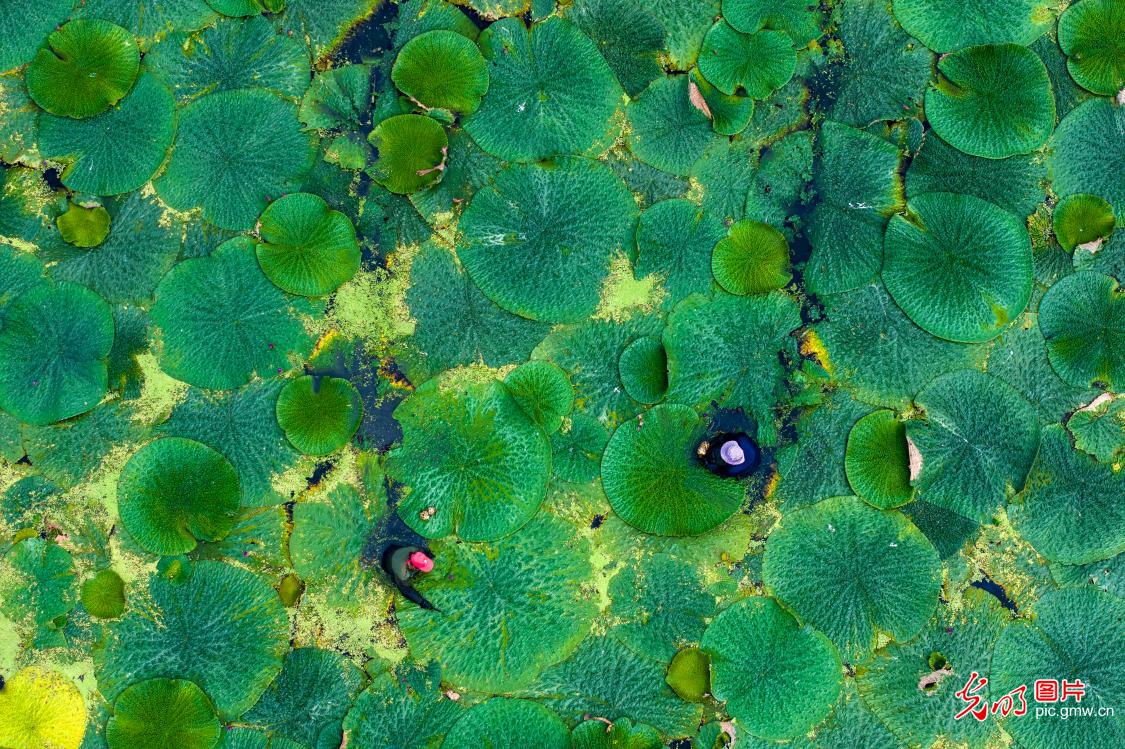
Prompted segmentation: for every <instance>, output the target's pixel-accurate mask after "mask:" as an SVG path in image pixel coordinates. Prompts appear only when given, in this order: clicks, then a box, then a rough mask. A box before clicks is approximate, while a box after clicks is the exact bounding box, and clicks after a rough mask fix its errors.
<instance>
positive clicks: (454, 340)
mask: <svg viewBox="0 0 1125 749" xmlns="http://www.w3.org/2000/svg"><path fill="white" fill-rule="evenodd" d="M433 289H445V293H443V294H442V295H441V296H440V297H438V296H435V295H434V293H433ZM406 304H407V306H408V307H409V308H410V316H411V317H412V318H414V323H415V324H414V336H413V340H414V342H415V344H416V345H417V347H418V349H419V350H421V351H425V352H426V361H425V363H426V365H427V367H428V369H429V371H430V372H432V373H437V372H441V371H443V370H446V369H452V368H454V367H459V366H466V365H469V364H475V363H476V362H484V363H485V364H486V365H488V366H490V367H499V366H502V365H504V364H512V363H515V362H522V361H525V360H527V358H528V355H529V354H530V353H531V351H532V349H534V348H535V345H536V344H537V343H539V342H540V341H541V340H543V337H544V336H545V335H547V332H548V331H549V330H550V326H549V325H548V324H547V323H542V322H537V321H535V320H528V319H527V318H525V317H518V316H516V315H513V314H512V313H511V312H508V311H507V310H504V309H501V308H500V307H499V306H497V305H496V303H495V302H493V301H492V300H491V299H489V298H488V297H486V296H485V295H484V292H482V291H481V290H480V288H479V287H478V286H477V285H476V284H474V283H473V282H472V279H470V278H469V277H468V275H467V274H466V273H465V272H464V270H462V268H461V267H460V266H458V264H457V260H456V258H455V256H454V255H453V253H452V252H450V251H449V250H447V249H446V248H444V247H442V246H440V245H438V244H436V243H426V244H424V245H423V246H422V248H421V249H420V250H419V251H418V254H417V255H415V256H414V260H413V262H412V263H411V266H410V288H409V289H407V291H406Z"/></svg>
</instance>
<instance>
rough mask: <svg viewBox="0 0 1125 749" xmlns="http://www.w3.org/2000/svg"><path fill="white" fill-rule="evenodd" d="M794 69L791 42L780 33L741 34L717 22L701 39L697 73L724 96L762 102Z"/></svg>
mask: <svg viewBox="0 0 1125 749" xmlns="http://www.w3.org/2000/svg"><path fill="white" fill-rule="evenodd" d="M796 68H797V53H796V51H794V49H793V40H792V39H790V38H789V35H788V34H786V33H785V32H783V31H756V32H754V33H752V34H743V33H741V32H739V31H735V30H734V29H733V28H731V26H730V24H728V23H727V22H726V21H722V20H720V21H719V22H718V23H716V24H715V25H714V26H712V27H711V30H710V31H708V32H707V37H706V38H705V39H704V40H703V49H702V50H701V51H700V55H699V72H700V73H702V74H703V77H704V78H706V79H707V80H708V82H710V83H711V85H712V86H714V87H715V88H717V89H719V90H720V91H722V92H723V93H724V94H728V95H731V94H736V93H739V92H743V93H745V95H746V96H749V97H750V98H751V99H764V98H766V97H767V96H769V95H770V94H771V93H773V92H774V91H776V90H777V89H779V88H781V87H782V86H784V85H785V84H786V83H788V82H789V79H790V78H792V77H793V71H794V70H796Z"/></svg>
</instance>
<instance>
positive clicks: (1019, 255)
mask: <svg viewBox="0 0 1125 749" xmlns="http://www.w3.org/2000/svg"><path fill="white" fill-rule="evenodd" d="M907 210H908V211H909V212H910V215H909V217H908V216H901V215H899V216H894V217H893V218H892V219H891V222H890V224H888V225H887V234H886V238H885V240H884V248H883V249H884V253H885V257H884V261H883V283H885V284H886V286H887V291H889V292H890V293H891V296H892V297H894V300H895V301H896V302H898V305H899V306H900V307H902V309H903V311H905V312H906V314H907V315H909V316H910V319H911V320H913V321H914V322H916V323H918V325H919V326H921V327H922V328H924V329H925V330H927V331H929V332H930V333H933V334H934V335H936V336H938V337H939V338H945V339H947V340H951V341H958V342H963V343H973V342H979V341H988V340H991V339H992V338H995V337H996V336H998V335H999V334H1000V332H1001V331H1002V330H1003V329H1004V327H1005V326H1007V325H1008V323H1010V322H1011V321H1012V320H1014V319H1015V318H1016V317H1017V316H1018V315H1019V314H1020V313H1021V312H1023V310H1024V308H1025V307H1026V306H1027V302H1028V300H1029V299H1030V298H1031V285H1032V262H1031V240H1030V238H1029V237H1028V233H1027V229H1026V228H1025V227H1024V223H1023V221H1022V220H1021V219H1019V218H1018V217H1016V216H1013V215H1012V214H1010V213H1007V212H1006V211H1003V210H1001V209H1000V208H997V207H996V206H994V205H993V204H991V203H988V202H986V201H984V200H981V199H980V198H975V197H972V196H970V195H953V194H951V193H929V194H927V195H920V196H918V197H917V198H915V199H913V200H911V201H910V203H908V204H907Z"/></svg>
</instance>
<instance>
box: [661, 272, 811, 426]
mask: <svg viewBox="0 0 1125 749" xmlns="http://www.w3.org/2000/svg"><path fill="white" fill-rule="evenodd" d="M800 324H801V315H800V312H799V310H798V308H797V303H796V302H794V301H793V299H792V298H791V297H789V296H787V295H786V294H783V293H781V292H778V291H775V292H771V293H769V294H766V295H756V296H748V297H736V296H730V295H727V294H720V295H718V296H716V297H715V298H714V299H710V300H708V299H702V298H700V297H693V298H691V299H688V300H685V301H684V302H683V303H681V304H680V306H679V307H677V308H676V309H675V310H674V311H673V312H672V314H671V316H669V318H668V327H667V328H665V329H664V348H665V350H666V351H667V352H668V394H667V395H666V396H665V398H666V400H667V401H668V402H670V403H686V404H689V405H692V406H695V407H697V408H705V407H707V406H708V405H709V404H710V403H711V401H713V400H714V401H718V402H719V404H720V405H722V406H724V407H726V408H745V409H746V412H747V414H750V415H752V416H753V417H754V418H756V419H758V420H759V422H768V421H770V420H771V417H770V410H771V409H772V408H773V405H774V403H775V401H776V400H777V399H778V398H779V397H780V394H781V380H782V369H781V364H780V363H779V359H778V357H779V355H780V354H781V353H782V352H790V353H792V352H793V351H794V350H795V349H796V345H795V341H794V340H793V338H791V337H790V335H789V334H790V332H791V331H793V330H795V329H796V328H797V327H799V326H800Z"/></svg>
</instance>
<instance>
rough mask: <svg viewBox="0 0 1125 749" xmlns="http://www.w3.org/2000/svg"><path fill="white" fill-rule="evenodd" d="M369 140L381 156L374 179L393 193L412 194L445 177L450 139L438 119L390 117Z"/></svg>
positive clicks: (419, 116)
mask: <svg viewBox="0 0 1125 749" xmlns="http://www.w3.org/2000/svg"><path fill="white" fill-rule="evenodd" d="M367 140H368V141H369V142H370V143H371V145H372V146H374V147H375V151H376V152H377V154H378V158H377V159H376V160H375V161H374V162H373V163H372V164H371V166H370V168H369V171H370V173H371V176H372V178H374V180H375V181H376V182H378V183H379V184H380V185H382V186H383V187H385V188H387V189H388V190H390V191H391V192H393V193H395V194H397V195H409V194H410V193H414V192H418V191H419V190H421V189H423V188H426V187H430V186H431V185H433V184H435V183H437V182H438V181H439V180H440V179H441V178H442V171H443V165H444V164H445V158H446V154H447V153H448V152H449V138H448V136H447V135H446V133H445V128H443V127H442V126H441V124H440V123H439V122H438V121H437V120H435V119H432V118H430V117H426V116H423V115H420V114H400V115H396V116H394V117H388V118H387V119H385V120H383V121H382V122H380V123H379V124H378V125H376V127H375V129H374V130H372V131H371V133H370V134H369V135H368V136H367Z"/></svg>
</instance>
